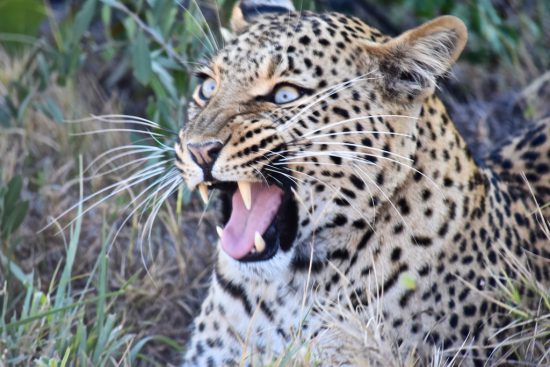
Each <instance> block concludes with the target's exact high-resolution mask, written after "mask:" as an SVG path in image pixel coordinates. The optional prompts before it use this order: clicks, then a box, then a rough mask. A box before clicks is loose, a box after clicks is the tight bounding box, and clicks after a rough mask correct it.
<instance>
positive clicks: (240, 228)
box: [222, 183, 283, 259]
mask: <svg viewBox="0 0 550 367" xmlns="http://www.w3.org/2000/svg"><path fill="white" fill-rule="evenodd" d="M251 186H252V206H251V208H250V210H247V209H246V208H245V206H244V202H243V198H242V196H241V193H240V192H239V190H237V191H235V194H233V203H232V205H233V208H232V211H231V218H229V222H227V224H226V225H225V228H224V229H223V234H222V248H223V250H224V251H225V252H226V253H227V254H228V255H229V256H231V257H232V258H234V259H240V258H242V257H244V256H246V255H247V254H248V253H249V252H250V251H251V250H252V248H253V247H254V235H255V233H256V232H258V233H260V234H263V233H264V232H265V231H266V230H267V227H269V225H270V224H271V222H272V221H273V218H275V215H276V214H277V211H278V210H279V206H280V205H281V201H282V197H283V191H282V190H281V189H279V188H278V187H277V186H273V185H272V186H267V185H265V184H262V183H253V184H252V185H251Z"/></svg>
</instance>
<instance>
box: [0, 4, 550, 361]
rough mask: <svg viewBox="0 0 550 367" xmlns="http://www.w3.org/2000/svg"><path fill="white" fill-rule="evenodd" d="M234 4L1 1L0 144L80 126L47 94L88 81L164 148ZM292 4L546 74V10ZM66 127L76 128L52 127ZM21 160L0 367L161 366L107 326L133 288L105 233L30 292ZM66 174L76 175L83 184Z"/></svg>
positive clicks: (32, 163)
mask: <svg viewBox="0 0 550 367" xmlns="http://www.w3.org/2000/svg"><path fill="white" fill-rule="evenodd" d="M234 2H235V1H234V0H209V1H199V3H197V2H195V1H190V0H187V1H180V0H67V1H53V0H52V1H51V2H50V1H41V0H3V1H0V57H1V56H2V55H4V54H6V55H9V57H8V58H9V59H10V60H16V63H14V64H10V65H6V64H0V69H2V70H0V134H4V133H6V131H13V130H17V129H26V128H27V129H28V128H31V127H32V125H30V123H29V118H28V116H29V115H30V114H31V113H33V112H39V113H41V114H44V115H45V116H48V117H49V118H50V119H51V120H52V121H55V122H56V123H57V124H58V125H62V123H63V122H64V121H65V120H67V119H73V118H80V117H86V116H78V115H77V116H74V115H73V113H74V111H70V110H68V109H67V108H66V106H64V105H62V103H61V101H60V100H59V99H56V98H53V97H52V95H51V93H46V91H47V90H49V89H50V88H52V85H53V86H57V87H66V88H67V89H68V90H76V89H81V88H87V87H88V86H87V85H84V84H80V83H81V79H79V77H80V76H81V75H83V74H85V75H93V77H94V78H95V79H97V82H98V84H99V85H100V86H101V88H102V90H103V91H105V92H106V93H108V94H109V95H110V96H115V97H116V98H117V99H118V100H119V101H120V102H121V104H122V105H123V106H124V112H125V113H127V114H131V115H137V116H143V117H145V118H147V119H148V120H151V121H154V122H156V123H158V124H159V128H152V130H151V131H152V132H155V133H157V134H160V135H161V139H160V140H155V139H150V140H149V141H147V142H146V144H151V145H158V144H167V145H171V144H172V142H171V140H170V139H173V135H171V134H169V133H167V131H172V132H174V131H178V130H179V128H180V127H181V126H182V124H183V123H184V122H185V119H186V105H187V101H188V98H189V96H190V95H191V92H192V90H193V88H194V86H195V83H196V81H195V80H194V79H193V77H192V74H191V73H190V71H191V70H192V68H193V66H194V65H195V63H197V62H199V61H200V59H201V58H202V57H206V56H208V55H211V54H212V53H213V52H215V51H216V49H217V48H219V47H220V46H221V45H222V44H223V40H222V37H221V34H222V33H223V30H222V28H224V27H226V26H227V19H228V16H229V14H230V10H231V8H232V6H233V4H234ZM295 3H296V7H297V8H298V9H304V10H305V9H317V10H325V9H326V10H332V9H336V10H341V11H346V12H348V13H352V14H354V15H358V16H360V17H363V18H365V19H366V20H367V22H369V23H371V20H372V23H373V25H376V26H379V27H380V28H381V29H382V30H383V31H386V32H389V33H392V34H395V33H397V32H399V31H404V30H405V29H406V28H408V27H409V26H414V25H415V24H418V23H419V22H421V21H424V20H428V19H430V18H433V17H435V16H437V15H440V14H454V15H457V16H459V17H460V18H461V19H463V20H464V21H465V22H466V23H467V25H468V27H469V29H470V42H469V45H468V50H467V58H468V60H469V62H470V63H472V64H475V65H479V66H481V67H483V68H488V67H493V66H494V65H497V64H500V63H503V62H504V63H509V64H512V65H516V66H517V67H520V68H521V67H523V66H524V65H525V62H526V61H525V57H524V56H525V55H528V56H529V60H530V62H532V63H533V64H534V65H536V66H537V68H539V69H540V70H547V69H548V68H550V54H549V53H550V51H549V50H550V44H549V42H550V39H549V37H548V35H549V34H550V29H549V27H550V26H549V24H548V20H547V19H549V16H550V2H549V1H544V0H537V1H527V2H525V4H523V3H522V2H519V1H517V2H514V1H509V2H508V1H504V0H493V1H491V0H479V1H465V2H462V1H451V0H430V1H414V0H388V1H386V2H385V3H384V9H381V5H380V4H379V2H375V1H368V0H361V1H343V0H342V1H338V0H323V1H314V0H304V1H301V0H296V1H295ZM360 10H362V12H361V11H360ZM386 10H387V11H386ZM373 17H374V18H376V19H374V20H373V19H372V18H373ZM8 58H5V59H8ZM14 75H18V76H20V77H18V78H13V76H14ZM69 103H70V102H69ZM26 125H29V126H26ZM142 128H143V127H142ZM63 129H66V130H67V131H72V129H73V128H72V127H71V126H69V125H67V126H66V127H65V126H64V125H63ZM67 139H68V144H69V145H72V146H73V147H78V146H79V145H80V144H82V140H81V139H79V138H78V137H70V136H69V137H68V138H67ZM132 139H133V141H134V142H137V141H138V139H139V138H138V137H137V135H134V134H132ZM140 144H143V142H142V141H141V142H140ZM75 150H76V149H75ZM64 153H67V152H64ZM23 154H25V157H23V158H24V159H23V160H22V162H23V163H22V164H23V167H21V166H18V167H16V168H15V169H14V172H15V174H14V175H12V174H11V173H10V174H9V175H8V176H9V177H5V176H6V175H7V174H3V175H2V176H3V177H4V178H5V180H4V181H5V182H3V183H1V185H0V241H1V246H0V280H2V284H0V307H2V309H1V313H0V365H2V363H3V362H5V363H6V364H7V365H10V366H11V365H13V366H26V365H30V364H31V363H35V364H36V365H38V366H69V365H71V366H85V365H93V366H99V365H135V364H136V363H138V364H139V363H143V364H148V365H151V364H153V365H154V364H157V365H163V364H164V361H160V362H159V361H155V359H154V357H151V356H147V355H145V354H144V353H142V348H144V347H145V345H146V344H147V343H149V342H152V341H156V342H160V343H163V344H165V345H167V346H168V347H169V348H170V349H171V350H173V351H175V353H179V352H181V348H180V347H179V346H178V345H177V342H175V341H174V340H172V339H169V338H164V337H162V336H151V335H149V336H146V337H141V338H137V337H136V334H135V333H134V330H128V329H126V328H125V327H124V326H120V325H123V321H124V320H121V318H120V317H118V316H116V315H115V313H114V311H112V305H113V302H114V300H115V299H116V298H117V297H121V296H122V295H123V294H125V292H127V290H128V288H129V287H130V285H131V282H132V279H131V278H130V279H125V282H126V283H125V284H123V285H122V286H121V287H119V288H117V289H115V290H113V289H112V288H111V287H109V285H108V284H107V283H108V282H106V279H108V278H109V273H108V266H107V262H108V261H109V259H108V257H107V256H106V253H105V251H106V249H105V244H106V243H108V242H109V239H108V238H107V235H106V234H105V233H104V232H107V231H106V229H105V228H96V233H100V232H101V234H100V235H99V236H100V237H101V241H102V243H103V247H102V249H101V251H102V252H101V254H100V255H99V256H97V259H94V262H93V263H92V264H90V267H91V268H92V271H90V272H89V273H86V274H81V273H75V269H74V266H75V263H74V262H75V254H76V251H77V247H78V246H79V241H80V226H81V222H80V220H77V221H76V222H75V223H74V224H73V226H72V227H71V231H70V235H69V238H68V240H67V243H62V244H61V246H62V247H63V252H62V254H61V255H58V256H59V259H58V261H56V262H55V263H56V265H55V267H54V268H52V274H51V282H50V283H49V284H38V282H37V280H36V276H35V274H33V273H32V272H25V271H24V270H23V268H22V267H21V266H20V265H19V264H18V263H19V262H21V261H22V260H24V259H22V258H18V257H17V255H16V251H14V249H16V248H17V247H22V246H24V245H27V246H31V245H29V244H22V243H21V240H20V238H18V230H20V229H21V227H22V226H23V227H24V220H25V216H26V215H27V214H28V213H29V211H30V210H29V200H28V199H29V198H28V196H27V197H25V195H24V192H25V190H27V191H28V190H31V189H32V190H34V191H36V192H38V189H37V188H36V187H40V185H42V184H43V182H44V181H45V180H46V178H45V177H44V173H43V172H45V171H43V170H41V167H36V166H37V165H38V164H39V163H38V161H39V159H40V158H42V157H40V156H39V155H38V154H36V153H33V151H32V149H30V148H29V149H28V150H27V151H25V152H24V153H23ZM71 154H73V150H71V151H70V154H69V156H68V157H67V159H71V160H75V161H76V160H77V159H78V157H76V156H74V155H72V156H71ZM1 164H4V161H2V162H0V165H1ZM75 167H76V168H78V165H76V164H75ZM28 168H32V170H31V171H32V172H33V175H32V176H25V175H26V174H27V173H28V172H29V170H28ZM76 168H75V169H74V170H73V171H74V172H72V176H73V177H76V176H78V175H79V174H80V173H81V172H79V171H78V170H77V169H76ZM36 171H38V173H37V172H36ZM5 172H7V170H6V171H5ZM5 172H4V173H5ZM182 193H184V191H183V188H182V191H181V192H180V198H181V197H182V196H185V200H183V202H184V204H189V202H190V197H189V193H188V192H187V193H186V194H185V195H183V194H182ZM33 229H34V230H35V229H36V228H33ZM100 230H102V231H103V232H102V231H100ZM176 232H177V231H176ZM96 235H97V234H96ZM59 241H60V242H61V240H59ZM33 251H34V250H33ZM96 255H97V254H96ZM2 276H3V277H4V278H5V279H2ZM76 281H78V282H80V283H83V285H81V286H80V287H79V288H78V291H75V289H76V288H74V287H73V286H72V284H73V283H74V282H76ZM190 314H192V312H190ZM91 315H92V316H91ZM146 322H147V320H145V323H146ZM184 327H185V325H181V328H182V329H183V328H184Z"/></svg>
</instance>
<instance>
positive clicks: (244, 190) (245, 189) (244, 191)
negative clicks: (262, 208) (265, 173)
mask: <svg viewBox="0 0 550 367" xmlns="http://www.w3.org/2000/svg"><path fill="white" fill-rule="evenodd" d="M238 185H239V192H240V193H241V197H242V198H243V203H244V207H245V208H246V210H250V208H251V207H252V188H251V187H250V182H245V181H239V182H238Z"/></svg>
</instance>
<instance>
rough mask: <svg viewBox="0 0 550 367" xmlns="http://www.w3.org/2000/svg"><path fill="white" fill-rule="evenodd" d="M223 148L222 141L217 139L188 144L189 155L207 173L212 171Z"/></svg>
mask: <svg viewBox="0 0 550 367" xmlns="http://www.w3.org/2000/svg"><path fill="white" fill-rule="evenodd" d="M222 148H223V145H222V143H220V142H219V141H216V140H213V141H204V142H199V143H189V144H187V149H188V150H189V155H191V158H192V159H193V160H194V161H195V163H197V164H198V165H199V167H201V168H202V169H203V171H205V173H206V171H208V172H210V170H211V169H212V166H213V165H214V162H215V161H216V158H218V155H219V153H220V150H222Z"/></svg>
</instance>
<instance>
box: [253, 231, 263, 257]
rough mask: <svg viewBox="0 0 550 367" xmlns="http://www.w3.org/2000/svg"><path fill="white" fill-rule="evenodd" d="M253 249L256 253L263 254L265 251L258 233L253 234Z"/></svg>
mask: <svg viewBox="0 0 550 367" xmlns="http://www.w3.org/2000/svg"><path fill="white" fill-rule="evenodd" d="M254 247H255V248H256V251H258V252H260V253H262V252H264V250H265V240H264V239H263V237H262V235H261V234H259V233H258V232H256V233H255V234H254Z"/></svg>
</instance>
